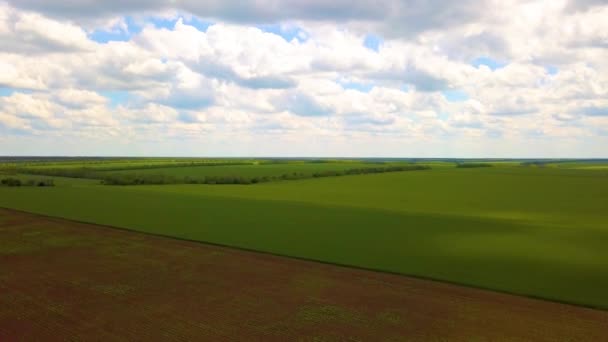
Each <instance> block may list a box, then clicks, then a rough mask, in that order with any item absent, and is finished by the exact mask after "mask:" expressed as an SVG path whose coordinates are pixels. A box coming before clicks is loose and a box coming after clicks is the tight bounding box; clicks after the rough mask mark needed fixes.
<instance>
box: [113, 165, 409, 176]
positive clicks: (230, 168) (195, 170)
mask: <svg viewBox="0 0 608 342" xmlns="http://www.w3.org/2000/svg"><path fill="white" fill-rule="evenodd" d="M403 164H404V163H386V164H373V163H360V162H339V163H336V162H328V163H295V162H293V163H276V164H251V165H223V166H193V167H168V168H158V169H145V170H117V171H105V172H103V174H136V175H160V174H162V175H169V176H174V177H205V176H244V177H262V176H281V175H284V174H294V173H296V174H305V175H311V174H313V173H315V172H323V171H344V170H349V169H356V168H371V167H378V166H390V165H403Z"/></svg>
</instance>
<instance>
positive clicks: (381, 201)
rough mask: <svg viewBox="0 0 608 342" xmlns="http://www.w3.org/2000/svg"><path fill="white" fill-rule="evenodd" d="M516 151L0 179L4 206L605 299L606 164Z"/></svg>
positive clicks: (565, 296) (531, 291) (493, 285)
mask: <svg viewBox="0 0 608 342" xmlns="http://www.w3.org/2000/svg"><path fill="white" fill-rule="evenodd" d="M319 165H323V166H322V167H326V166H328V165H326V164H313V163H300V164H298V163H293V164H285V165H279V167H281V168H283V169H282V171H281V172H283V170H285V169H286V168H288V169H290V170H298V171H293V172H307V170H310V169H312V168H315V167H319ZM514 165H515V164H513V163H504V164H495V166H494V167H484V168H453V167H450V168H448V167H438V168H433V169H432V170H423V171H415V172H393V173H382V174H368V175H356V176H344V177H328V178H319V179H305V180H295V181H284V182H269V183H263V184H256V185H250V186H247V185H159V186H147V185H144V186H104V185H99V184H96V183H90V182H86V181H85V182H82V180H74V182H73V183H72V182H70V181H67V182H58V183H57V186H55V187H52V188H25V187H23V188H7V187H2V188H0V206H2V207H7V208H14V209H21V210H25V211H30V212H35V213H42V214H47V215H51V216H60V217H65V218H70V219H75V220H81V221H87V222H93V223H99V224H107V225H113V226H118V227H124V228H129V229H133V230H138V231H143V232H149V233H154V234H161V235H167V236H174V237H179V238H184V239H191V240H197V241H206V242H212V243H217V244H224V245H230V246H236V247H241V248H246V249H253V250H260V251H266V252H272V253H276V254H281V255H289V256H296V257H301V258H307V259H314V260H320V261H325V262H331V263H338V264H345V265H352V266H358V267H364V268H372V269H378V270H384V271H390V272H396V273H402V274H408V275H416V276H421V277H429V278H433V279H440V280H446V281H450V282H455V283H461V284H468V285H473V286H478V287H484V288H490V289H495V290H500V291H506V292H512V293H518V294H524V295H529V296H536V297H541V298H547V299H552V300H558V301H565V302H571V303H577V304H583V305H587V306H594V307H601V308H604V309H608V291H606V288H608V272H606V266H607V265H608V248H606V246H607V245H608V224H607V222H608V172H607V171H606V170H604V169H601V168H600V169H567V168H555V167H546V168H545V167H523V166H514ZM276 166H277V165H248V166H213V167H192V168H191V167H179V168H168V169H166V170H165V169H150V170H143V171H146V172H152V171H154V172H158V171H162V172H166V173H173V174H178V175H190V174H191V172H194V171H196V172H219V171H226V172H229V171H232V170H238V171H233V172H251V173H255V172H268V169H272V167H276ZM332 167H333V166H332ZM222 169H226V170H222ZM210 170H214V171H210ZM260 170H261V171H260ZM139 171H142V170H139Z"/></svg>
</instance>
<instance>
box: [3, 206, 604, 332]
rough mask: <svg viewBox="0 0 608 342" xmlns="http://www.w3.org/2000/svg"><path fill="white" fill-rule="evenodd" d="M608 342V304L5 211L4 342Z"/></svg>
mask: <svg viewBox="0 0 608 342" xmlns="http://www.w3.org/2000/svg"><path fill="white" fill-rule="evenodd" d="M42 340H44V341H53V340H99V341H114V340H117V341H120V340H124V341H133V340H141V341H148V340H210V341H244V340H246V341H291V340H296V341H297V340H300V341H345V340H347V341H404V340H406V341H608V312H606V311H600V310H593V309H588V308H582V307H577V306H571V305H565V304H560V303H553V302H547V301H541V300H535V299H530V298H524V297H518V296H513V295H508V294H502V293H495V292H491V291H484V290H479V289H472V288H467V287H461V286H455V285H451V284H444V283H440V282H433V281H427V280H421V279H415V278H408V277H403V276H398V275H392V274H385V273H379V272H371V271H365V270H358V269H351V268H346V267H339V266H333V265H327V264H320V263H315V262H309V261H302V260H296V259H290V258H283V257H277V256H273V255H268V254H262V253H254V252H246V251H241V250H236V249H230V248H224V247H217V246H212V245H206V244H201V243H195V242H188V241H180V240H174V239H168V238H163V237H156V236H151V235H145V234H140V233H134V232H128V231H122V230H117V229H112V228H109V227H103V226H96V225H90V224H82V223H76V222H71V221H66V220H61V219H55V218H47V217H42V216H36V215H31V214H26V213H21V212H16V211H9V210H4V209H0V341H42Z"/></svg>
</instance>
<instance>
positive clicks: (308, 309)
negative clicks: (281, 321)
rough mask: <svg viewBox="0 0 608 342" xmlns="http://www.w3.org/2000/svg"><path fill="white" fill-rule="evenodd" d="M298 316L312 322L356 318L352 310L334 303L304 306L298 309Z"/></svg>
mask: <svg viewBox="0 0 608 342" xmlns="http://www.w3.org/2000/svg"><path fill="white" fill-rule="evenodd" d="M298 318H299V319H300V320H302V321H307V322H312V323H321V322H355V321H357V320H358V317H357V315H356V314H355V313H354V312H351V311H349V310H347V309H344V308H341V307H339V306H335V305H314V306H312V305H307V306H304V307H303V308H301V309H300V310H299V311H298Z"/></svg>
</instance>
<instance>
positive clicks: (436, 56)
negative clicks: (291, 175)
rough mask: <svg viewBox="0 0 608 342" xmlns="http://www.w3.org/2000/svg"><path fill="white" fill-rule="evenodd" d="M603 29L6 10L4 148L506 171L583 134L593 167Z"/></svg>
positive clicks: (463, 6)
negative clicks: (55, 145) (477, 165)
mask: <svg viewBox="0 0 608 342" xmlns="http://www.w3.org/2000/svg"><path fill="white" fill-rule="evenodd" d="M606 16H608V4H607V3H606V2H605V1H597V0H593V1H566V0H563V1H562V0H560V1H541V0H513V1H494V0H484V1H472V0H471V1H468V0H467V1H461V2H445V1H438V0H437V1H435V0H433V1H425V2H420V1H415V0H381V1H380V2H369V1H358V0H357V1H343V0H338V1H331V2H327V1H317V0H314V1H301V0H288V1H282V2H277V1H274V0H262V1H238V2H237V1H205V2H200V1H190V0H171V1H169V0H153V1H139V0H123V1H114V0H111V1H103V2H102V1H92V0H85V1H77V2H74V1H62V0H59V1H38V0H19V1H17V0H9V1H4V2H0V39H1V40H2V42H3V44H2V45H1V46H0V134H1V135H2V136H4V137H5V138H4V140H3V144H2V145H3V146H2V147H4V146H7V145H6V144H7V141H8V143H9V144H11V142H12V143H14V142H15V141H19V140H18V138H14V139H13V138H10V137H13V136H14V137H23V136H26V135H28V136H30V137H31V139H34V140H31V141H37V140H36V139H39V140H38V141H41V140H40V139H43V138H44V139H51V138H53V139H58V141H63V140H61V139H88V138H91V139H97V140H96V141H99V143H100V144H101V145H103V144H104V141H105V142H106V143H107V144H108V146H116V145H115V144H116V143H118V142H124V144H126V145H125V146H127V149H128V146H136V145H137V144H138V143H139V144H142V145H139V146H145V144H146V143H152V142H154V143H155V144H161V143H162V142H163V141H172V142H174V143H175V144H177V145H179V146H182V147H184V151H190V152H192V153H194V154H200V153H203V152H204V151H203V150H199V151H198V152H197V150H195V149H190V148H185V147H186V145H188V144H190V143H192V142H194V143H192V145H191V146H203V143H204V144H206V145H205V146H207V147H208V148H219V149H224V150H222V151H225V152H226V153H228V154H230V153H232V152H234V154H237V155H238V154H240V155H243V154H247V152H252V151H253V152H255V151H258V150H255V151H254V150H251V149H250V146H252V145H255V146H256V147H255V148H259V149H267V150H266V151H267V152H264V151H262V150H259V151H260V154H273V153H277V154H289V155H297V154H302V153H305V154H306V153H311V154H316V153H318V154H321V153H330V152H331V151H333V153H330V154H334V155H337V154H348V155H353V154H356V153H357V152H356V151H360V152H361V153H363V151H367V152H366V153H372V152H373V151H382V154H385V155H402V156H403V155H412V154H415V153H426V154H436V155H437V154H442V153H443V152H445V151H448V152H449V153H454V154H457V155H459V156H462V155H466V154H467V153H470V154H475V153H478V154H479V153H482V152H484V151H481V150H479V149H477V146H480V145H483V146H493V147H495V148H497V151H500V152H499V153H502V154H503V155H505V156H506V155H508V154H510V155H512V156H515V155H517V156H521V151H524V152H525V153H528V152H529V153H532V152H534V153H535V154H536V155H542V151H543V150H539V151H527V150H526V149H525V148H523V149H522V147H527V146H529V145H530V141H532V140H533V141H536V142H537V144H536V145H535V146H548V145H546V144H545V145H543V144H541V143H538V142H539V141H545V142H548V141H552V142H553V143H557V144H560V143H563V144H564V146H566V145H567V146H568V147H569V150H570V151H571V150H575V149H576V148H575V147H573V146H579V145H576V141H577V140H576V139H579V137H581V138H580V139H579V140H578V141H579V142H580V146H581V147H580V149H579V151H581V153H595V154H597V153H603V152H602V151H601V150H600V149H599V148H598V149H596V150H593V149H591V151H592V152H587V151H590V149H589V145H590V142H597V144H598V145H599V144H601V143H605V142H606V139H607V138H606V133H605V132H606V131H607V130H608V129H606V127H608V122H607V121H606V120H607V118H608V114H607V108H608V103H606V102H605V99H606V98H608V65H607V64H606V63H605V60H606V56H607V53H608V36H607V35H606V33H607V32H608V26H606V25H607V23H608V21H606V20H605V18H606ZM201 23H204V25H203V24H201ZM285 27H290V28H292V31H293V32H297V34H291V33H289V34H288V33H287V31H289V30H285V29H284V28H285ZM94 32H96V34H102V35H104V34H105V35H107V37H103V39H99V37H98V36H96V34H93V33H94ZM293 32H292V33H293ZM370 36H374V37H377V40H378V41H379V43H378V44H375V45H373V46H369V44H368V39H367V38H368V37H370ZM454 94H457V95H458V96H454ZM70 137H71V138H70ZM110 137H111V138H110ZM117 137H120V138H117ZM311 137H314V142H311ZM582 137H584V139H583V138H582ZM566 138H568V139H567V140H568V141H567V142H566ZM10 139H13V140H10ZM15 139H17V140H15ZM21 139H23V138H21ZM104 139H105V140H104ZM412 139H414V140H412ZM110 140H111V141H110ZM499 140H501V141H504V144H502V145H500V144H498V143H497V141H499ZM583 140H584V141H583ZM23 141H25V140H23ZM65 141H66V144H67V141H68V140H65ZM70 141H71V142H72V144H73V141H74V140H70ZM180 141H183V142H181V143H180ZM573 141H574V142H573ZM273 142H283V143H279V144H278V145H281V146H280V147H279V146H277V144H276V143H273ZM287 142H289V143H287ZM406 142H407V144H406ZM423 142H425V143H424V144H423ZM465 142H466V143H465ZM473 142H476V143H473ZM180 144H181V145H180ZM368 144H375V145H377V146H381V147H385V148H378V149H377V150H374V149H373V148H367V147H366V146H367V145H368ZM547 144H548V143H547ZM18 145H19V146H24V145H23V144H22V143H19V144H18ZM177 145H176V146H177ZM287 145H289V146H291V147H292V148H293V149H294V151H286V150H285V149H284V148H283V146H287ZM355 145H356V146H359V147H358V149H357V150H356V151H355V150H354V149H353V150H350V152H349V150H348V147H349V146H355ZM83 146H86V144H84V145H83ZM188 146H190V145H188ZM402 146H412V147H411V149H409V148H406V149H402ZM414 146H416V148H414ZM445 146H450V149H445V148H444V147H445ZM503 146H512V149H511V150H509V149H508V148H506V149H505V148H503ZM2 147H0V153H2V152H5V151H3V150H2ZM452 147H453V148H454V149H453V150H452V149H451V148H452ZM315 148H317V149H316V150H315ZM351 148H352V147H351ZM459 148H462V150H459ZM539 149H541V147H539ZM25 150H27V151H29V149H25ZM144 150H145V148H144ZM556 150H559V149H556ZM119 151H120V150H119ZM205 151H208V150H205ZM315 151H316V152H315ZM421 151H423V152H421ZM442 151H443V152H442ZM489 151H490V152H491V150H489ZM253 152H252V153H253ZM486 152H487V151H486ZM218 153H219V154H221V152H218ZM446 153H447V152H446ZM484 153H485V152H484ZM497 153H498V152H497Z"/></svg>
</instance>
